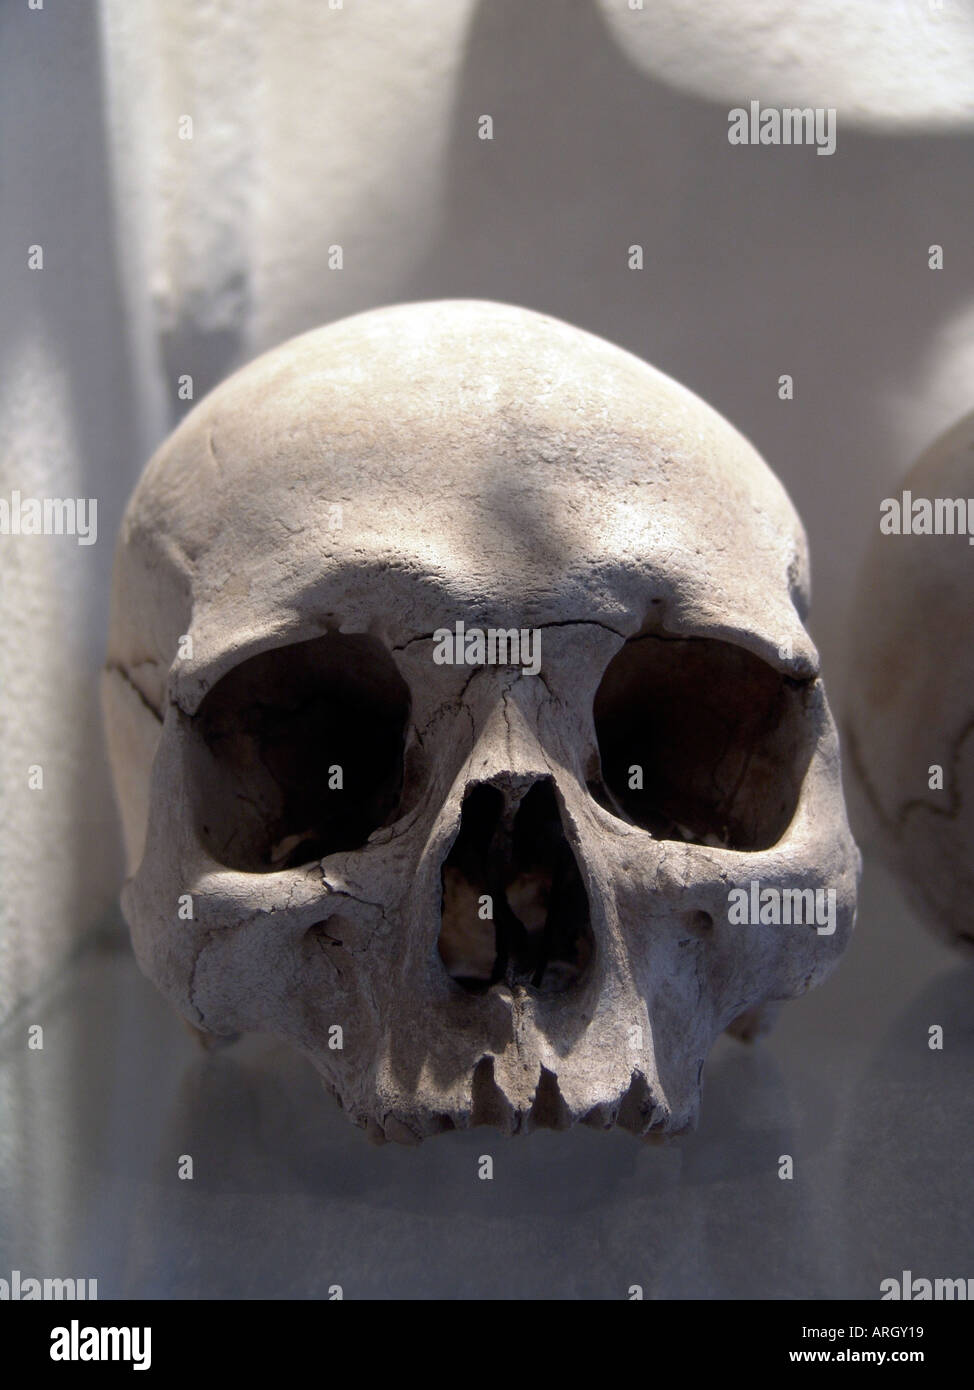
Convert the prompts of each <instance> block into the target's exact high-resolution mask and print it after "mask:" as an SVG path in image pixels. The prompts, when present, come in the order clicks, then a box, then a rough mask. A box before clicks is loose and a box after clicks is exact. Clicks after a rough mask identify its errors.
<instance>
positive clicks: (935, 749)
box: [847, 413, 974, 954]
mask: <svg viewBox="0 0 974 1390" xmlns="http://www.w3.org/2000/svg"><path fill="white" fill-rule="evenodd" d="M904 493H908V494H909V498H908V499H906V500H904ZM972 499H974V413H972V414H970V415H967V416H966V417H965V418H964V419H962V420H960V421H959V422H958V423H957V424H956V425H954V426H953V428H951V429H949V430H947V431H946V433H944V434H942V435H941V436H940V437H939V438H938V439H937V440H935V441H934V443H933V444H931V446H930V448H929V449H927V450H926V451H925V453H924V454H923V455H922V457H921V458H920V459H919V460H918V461H917V463H916V464H915V466H914V467H913V469H912V471H911V472H910V474H909V475H908V476H907V477H906V478H905V479H904V481H903V483H902V484H901V485H900V486H899V487H898V488H897V489H896V494H895V496H894V497H892V498H891V499H888V502H884V505H883V510H882V515H881V518H880V525H881V526H884V527H886V525H887V519H888V523H889V529H885V530H880V526H877V532H876V535H875V537H874V539H873V543H872V546H871V549H870V552H869V555H868V557H867V560H866V565H865V567H864V569H863V573H862V576H861V579H860V582H859V587H858V592H857V595H856V604H855V609H854V612H855V627H854V648H855V652H856V658H857V659H856V665H855V668H854V671H853V681H852V686H851V689H850V692H849V700H848V715H847V726H848V727H847V743H848V745H849V749H850V754H851V761H852V765H853V769H854V772H855V774H856V775H855V777H854V778H853V785H854V787H855V788H856V793H855V795H854V798H853V807H854V810H855V811H856V813H857V816H858V818H859V820H860V821H861V824H862V826H863V830H864V833H865V834H866V835H867V836H868V837H869V839H870V841H871V842H872V843H873V844H874V845H875V846H876V849H877V851H878V852H879V854H880V855H881V856H882V857H883V859H884V860H885V862H886V863H887V865H888V866H889V868H890V869H891V870H892V872H893V873H894V875H895V876H896V877H897V879H898V880H899V882H900V884H901V885H902V886H903V888H904V890H905V892H906V895H907V897H908V899H909V901H910V902H911V903H912V904H913V906H914V908H915V909H916V910H917V912H918V913H919V914H920V915H921V917H922V918H923V920H924V922H925V923H926V925H927V926H928V927H929V928H930V929H931V930H932V931H933V932H934V933H935V934H936V935H938V936H940V937H941V938H942V939H943V940H945V941H947V942H948V943H949V944H951V945H953V946H956V947H958V948H959V949H960V950H962V951H964V952H965V953H968V954H970V953H972V952H974V850H972V845H974V738H972V737H971V734H972V731H974V708H972V707H974V696H972V691H971V655H970V654H971V652H972V651H974V607H972V604H971V575H972V567H974V552H972V550H971V544H974V500H972ZM958 502H959V503H960V507H961V508H963V520H961V513H960V509H959V508H958V506H957V503H958ZM889 503H892V504H894V505H893V506H890V505H889ZM925 513H926V515H925ZM938 515H939V520H938ZM904 523H905V524H904ZM958 533H959V534H958Z"/></svg>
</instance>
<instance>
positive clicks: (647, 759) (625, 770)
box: [594, 636, 814, 850]
mask: <svg viewBox="0 0 974 1390" xmlns="http://www.w3.org/2000/svg"><path fill="white" fill-rule="evenodd" d="M812 684H814V682H811V683H806V682H799V681H794V680H791V679H789V678H788V677H785V676H782V675H780V674H779V673H778V672H777V671H774V670H772V668H771V667H770V666H768V665H767V664H766V663H765V662H763V661H762V660H761V659H760V658H759V657H756V656H754V655H752V653H750V652H747V651H744V649H743V648H741V647H735V646H733V645H732V644H730V643H727V642H719V641H713V640H711V639H708V638H660V637H657V636H647V637H641V638H635V639H633V640H632V641H630V642H627V643H626V645H625V646H624V647H623V648H622V649H621V650H620V651H619V652H617V653H616V655H615V656H614V657H613V659H612V661H611V662H610V663H609V666H608V668H607V669H606V672H605V675H604V676H603V678H602V683H601V685H600V686H599V689H598V692H597V694H596V697H595V707H594V717H595V730H596V735H597V738H598V744H599V753H600V756H601V762H602V780H603V787H604V789H606V790H607V792H608V796H599V797H598V799H599V800H601V801H602V803H603V805H605V806H606V809H609V810H613V811H617V810H618V809H619V808H621V809H622V811H623V812H624V813H625V814H626V815H627V816H628V817H629V818H630V819H631V820H632V821H633V822H635V824H636V825H639V826H641V827H642V828H643V829H644V830H648V831H650V833H651V834H652V835H654V836H655V837H656V838H657V839H664V840H684V841H691V842H694V843H696V844H711V845H721V846H723V847H724V848H727V849H736V850H760V849H768V848H770V847H771V846H772V845H774V844H777V842H778V841H779V840H780V839H781V837H782V835H783V834H784V832H785V831H786V830H787V828H788V826H789V824H790V823H791V820H792V817H793V816H794V814H795V810H796V808H797V806H798V799H799V796H800V794H801V787H802V782H803V781H804V777H805V772H806V770H807V768H808V764H809V761H810V759H811V755H812V749H813V746H814V738H813V730H812V727H811V721H810V720H809V719H808V716H807V705H808V698H809V691H810V688H811V685H812ZM636 769H638V772H637V771H636ZM640 781H641V786H640V785H639V783H640ZM613 803H614V804H613Z"/></svg>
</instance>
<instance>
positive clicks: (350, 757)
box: [191, 633, 409, 873]
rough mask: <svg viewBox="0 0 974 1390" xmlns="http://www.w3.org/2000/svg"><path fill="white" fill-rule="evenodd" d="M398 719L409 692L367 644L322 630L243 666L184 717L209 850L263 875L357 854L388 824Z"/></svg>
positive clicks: (402, 720)
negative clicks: (189, 720)
mask: <svg viewBox="0 0 974 1390" xmlns="http://www.w3.org/2000/svg"><path fill="white" fill-rule="evenodd" d="M408 717H409V690H408V687H407V686H406V684H405V682H404V681H403V679H402V677H401V676H400V674H399V672H398V670H397V668H396V665H395V663H394V662H393V660H392V657H391V656H390V655H389V653H388V652H387V651H386V650H385V648H384V647H383V646H382V645H381V644H380V643H379V642H377V641H376V640H375V639H374V638H371V637H368V636H365V635H361V634H344V633H328V634H327V635H326V636H324V637H316V638H312V639H311V640H310V641H307V642H296V643H294V644H292V645H291V646H287V647H277V648H274V649H273V650H271V651H266V652H261V653H260V654H259V655H257V656H253V657H250V658H249V659H248V660H246V661H243V662H241V664H240V665H239V666H236V667H234V669H233V670H232V671H229V672H228V673H227V675H225V676H224V677H223V678H222V679H221V680H220V681H219V682H218V683H217V684H216V685H215V686H214V687H213V689H212V690H211V691H210V692H209V693H208V694H207V696H206V697H205V699H204V700H203V702H202V704H201V705H200V708H199V710H198V711H197V714H196V717H195V720H194V724H195V728H196V731H197V733H198V734H199V738H198V740H197V741H196V744H195V750H194V751H195V767H194V769H193V774H194V775H193V776H192V778H191V781H192V785H193V794H194V800H195V811H196V819H197V826H198V830H199V834H200V837H201V839H202V841H203V844H204V845H205V846H206V848H207V850H208V852H209V853H210V854H211V855H212V856H213V858H214V859H216V860H217V862H218V863H221V864H223V865H225V866H226V867H227V868H233V869H240V870H243V871H245V872H250V873H271V872H275V871H277V870H279V869H283V868H291V867H294V866H295V865H297V864H304V863H310V862H312V861H314V860H316V859H321V858H323V857H324V856H325V855H327V854H334V853H336V852H338V851H340V850H349V849H357V848H359V847H360V846H361V845H363V844H364V843H365V842H366V840H367V839H368V837H369V836H370V835H371V834H372V832H373V831H374V830H377V829H378V828H379V827H380V826H381V825H385V824H387V823H388V822H389V821H391V820H392V819H394V818H395V813H396V811H397V809H398V806H399V800H400V795H401V791H402V777H403V747H404V743H405V733H406V723H407V720H408Z"/></svg>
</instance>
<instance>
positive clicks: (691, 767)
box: [104, 301, 859, 1143]
mask: <svg viewBox="0 0 974 1390" xmlns="http://www.w3.org/2000/svg"><path fill="white" fill-rule="evenodd" d="M807 589H808V585H807V564H806V547H805V540H804V535H803V532H802V529H801V525H800V523H799V521H798V519H797V517H796V516H795V513H794V511H793V509H792V507H791V505H790V503H789V501H788V499H787V497H786V495H785V493H784V491H783V489H782V488H781V486H780V484H779V483H778V482H777V481H776V479H775V478H774V477H773V476H772V474H771V473H770V471H769V470H768V468H767V467H766V465H765V464H764V463H763V461H762V460H761V459H760V457H759V456H758V455H757V454H756V453H755V451H754V450H753V449H752V448H751V447H750V445H749V444H748V443H747V442H746V441H745V440H744V439H743V438H742V437H741V436H740V435H739V434H737V433H736V431H735V430H733V429H732V428H731V427H730V426H729V425H728V424H727V423H726V422H725V421H724V420H723V419H722V418H721V417H720V416H718V415H717V414H716V413H715V412H714V411H712V410H711V409H710V408H709V407H707V406H706V405H704V404H703V403H702V402H701V401H700V400H699V399H697V398H696V397H695V396H693V395H692V394H691V393H690V392H688V391H686V390H684V389H683V388H682V387H680V386H678V385H677V384H676V383H674V382H673V381H671V380H670V379H669V378H667V377H665V376H663V375H662V374H660V373H658V372H656V371H654V370H653V369H652V368H651V367H649V366H647V365H646V364H645V363H643V362H641V361H639V360H638V359H637V358H635V357H633V356H631V355H630V354H628V353H626V352H624V351H622V350H621V349H619V348H617V347H614V346H612V345H610V344H608V343H606V342H604V341H602V340H601V339H599V338H596V337H593V336H592V335H590V334H588V333H584V332H581V331H579V330H577V329H575V328H572V327H569V326H568V325H566V324H564V323H560V322H558V321H556V320H553V319H550V318H547V317H545V316H543V315H540V314H537V313H533V312H529V311H526V310H523V309H516V308H511V307H507V306H503V305H498V304H489V303H479V302H459V301H444V302H437V303H429V304H413V305H404V306H396V307H392V308H386V309H382V310H378V311H374V312H370V313H365V314H361V315H358V316H356V317H353V318H350V319H346V320H343V321H342V322H339V323H335V324H332V325H330V326H328V327H325V328H322V329H319V330H317V331H315V332H312V333H308V334H305V335H303V336H301V337H299V338H296V339H294V340H292V341H291V342H289V343H286V344H284V345H283V346H282V347H280V348H278V349H276V350H274V351H272V352H269V353H268V354H266V355H265V356H263V357H261V358H260V359H258V360H257V361H256V362H254V363H252V364H251V365H249V366H247V367H245V368H244V369H243V370H242V371H240V372H238V373H237V374H236V375H235V376H233V377H232V378H230V379H229V380H228V381H226V382H225V383H223V384H222V385H221V386H220V387H219V388H218V389H217V390H215V391H213V392H212V393H211V395H210V396H208V397H207V398H206V399H205V400H204V401H202V402H201V403H200V404H199V405H198V406H197V407H196V408H195V409H194V410H193V411H192V413H191V414H190V415H189V416H188V417H187V418H186V419H185V420H184V421H183V422H182V423H181V424H180V426H179V427H178V428H177V429H176V430H175V432H174V433H173V434H172V436H171V437H170V438H169V439H168V440H167V441H166V442H165V443H164V444H163V445H162V447H161V448H160V450H159V451H158V452H157V454H156V455H155V457H154V458H153V460H152V461H151V462H150V464H149V466H148V468H147V469H146V472H145V475H144V477H143V478H142V481H141V483H140V484H139V487H138V489H137V491H136V493H135V495H134V497H133V498H132V501H131V503H130V505H129V508H128V511H127V513H126V517H125V520H124V523H123V528H122V533H121V537H120V540H119V546H118V553H117V558H116V568H115V579H114V597H113V616H112V622H111V636H110V646H109V653H108V664H107V669H106V674H105V678H104V692H105V709H106V718H107V726H108V732H109V742H110V751H111V755H112V762H113V768H114V772H115V777H116V783H117V787H118V791H119V800H120V805H121V809H122V815H123V823H124V830H125V838H126V845H127V853H128V859H129V872H130V875H131V876H130V878H129V879H128V881H127V883H126V885H125V888H124V890H123V907H124V911H125V915H126V918H127V920H128V922H129V924H130V927H131V931H132V937H133V943H134V947H135V951H136V954H137V957H138V960H139V962H140V964H141V966H142V968H143V970H144V971H145V972H146V973H147V974H148V975H149V976H150V977H151V978H152V979H153V980H154V981H155V982H156V983H157V985H158V986H159V987H160V988H161V989H162V990H163V992H164V993H165V994H166V995H167V996H168V997H169V999H170V1000H171V1001H172V1002H173V1004H174V1005H175V1006H176V1008H177V1009H178V1010H179V1011H180V1012H181V1013H182V1015H183V1016H184V1017H185V1018H186V1019H187V1020H188V1021H189V1022H190V1023H191V1024H193V1025H195V1026H196V1027H197V1028H198V1029H199V1030H201V1031H202V1032H204V1033H206V1034H211V1035H216V1036H218V1037H219V1036H223V1037H227V1036H232V1035H235V1034H238V1033H240V1032H243V1031H246V1030H257V1031H264V1032H268V1033H271V1034H274V1035H276V1036H278V1037H280V1038H283V1039H286V1040H287V1041H288V1042H289V1043H291V1044H293V1045H294V1046H296V1047H297V1048H299V1049H300V1050H301V1051H302V1052H303V1053H305V1054H306V1055H307V1056H308V1057H309V1058H310V1059H311V1061H312V1062H313V1063H314V1065H315V1066H316V1068H317V1069H318V1071H319V1072H320V1074H321V1076H322V1078H323V1080H324V1082H325V1085H326V1087H327V1088H328V1089H329V1090H330V1091H331V1092H333V1093H334V1094H335V1095H336V1096H337V1097H338V1099H339V1101H340V1103H341V1104H342V1106H343V1107H344V1108H345V1110H346V1111H347V1113H348V1114H349V1115H350V1117H351V1118H352V1119H353V1120H354V1121H355V1122H356V1123H358V1124H359V1125H362V1126H364V1127H365V1128H367V1130H368V1131H369V1132H370V1134H371V1135H372V1136H373V1137H375V1138H377V1139H380V1140H381V1139H382V1138H391V1139H396V1140H400V1141H402V1142H407V1143H408V1142H415V1141H416V1140H418V1139H421V1138H424V1137H426V1136H428V1135H431V1134H434V1133H437V1132H440V1131H443V1130H449V1129H453V1128H458V1129H463V1128H468V1127H470V1126H472V1125H476V1124H483V1123H488V1124H494V1125H496V1126H498V1127H500V1128H501V1129H502V1130H504V1131H505V1132H507V1133H515V1132H519V1131H528V1130H530V1129H532V1128H534V1127H536V1126H549V1127H556V1128H561V1127H567V1126H568V1125H570V1124H572V1123H574V1122H575V1121H578V1120H581V1121H585V1122H587V1123H589V1124H593V1125H596V1126H599V1127H606V1128H608V1127H610V1126H612V1125H613V1124H619V1125H620V1126H622V1127H624V1128H626V1129H629V1130H631V1131H633V1132H634V1133H637V1134H640V1135H648V1136H651V1137H656V1136H661V1135H668V1134H674V1133H679V1132H680V1131H682V1130H685V1129H687V1128H689V1127H692V1125H693V1124H694V1122H695V1117H696V1111H697V1108H698V1103H699V1092H700V1083H701V1076H702V1073H703V1068H704V1061H705V1058H706V1056H707V1052H708V1050H709V1048H710V1046H711V1044H712V1043H713V1041H714V1039H715V1038H716V1037H717V1035H718V1034H719V1033H720V1032H721V1031H722V1030H723V1029H726V1028H732V1029H734V1030H736V1031H737V1032H738V1033H739V1034H740V1035H741V1036H749V1035H752V1034H754V1033H755V1032H758V1031H761V1028H762V1025H763V1023H765V1022H766V1021H767V1019H768V1017H769V1014H770V1012H771V1011H772V1010H773V1009H774V1008H775V1007H777V1005H776V1003H775V1001H778V1000H782V999H787V998H791V997H794V996H796V995H799V994H802V993H803V992H804V991H805V990H807V989H808V988H809V987H810V986H811V985H812V984H814V983H816V982H818V981H820V980H821V979H822V978H823V977H824V976H825V975H826V974H828V973H829V971H830V970H831V968H832V967H833V965H834V964H835V962H836V960H837V958H838V956H839V954H840V952H841V951H842V949H843V947H844V945H845V944H846V941H847V938H848V935H849V932H850V931H851V928H852V923H853V917H854V902H855V892H856V883H857V876H858V868H859V861H858V852H857V850H856V848H855V845H854V844H853V842H852V839H851V836H850V833H849V829H848V826H847V822H846V816H845V808H844V804H843V799H842V790H841V781H840V770H839V755H838V747H837V739H836V734H835V730H834V726H833V723H832V719H831V716H830V713H829V709H828V705H827V703H826V699H825V693H824V690H823V687H822V682H821V680H820V678H819V676H818V661H817V656H816V652H815V649H814V647H813V645H812V643H811V641H810V639H809V637H808V635H807V633H806V631H805V629H804V627H803V624H802V619H803V617H804V615H805V608H806V599H807ZM458 624H462V625H463V628H462V631H463V633H464V637H463V640H462V641H458V640H456V634H457V630H458ZM478 633H479V634H481V637H482V638H483V641H484V643H485V644H486V645H485V646H484V648H483V650H482V651H480V649H479V648H478V647H477V645H476V644H477V641H478V640H479V639H478V637H477V634H478ZM498 633H500V634H502V636H503V642H499V641H498V640H497V639H496V634H498ZM492 634H493V635H494V645H493V647H491V645H490V644H491V639H492ZM518 638H520V639H521V645H520V648H519V649H516V648H515V642H516V640H517V639H518ZM471 642H472V643H473V645H472V646H471V645H470V644H471ZM451 652H452V656H453V657H455V658H459V660H455V661H452V662H451V661H450V659H449V658H450V656H451ZM478 652H479V653H480V656H479V659H478ZM491 652H493V657H494V659H493V660H491ZM465 658H466V659H465ZM468 661H469V662H471V663H472V664H468ZM758 885H760V889H761V891H762V892H763V891H764V890H765V889H771V890H772V892H775V891H778V892H780V891H783V890H785V889H798V890H821V891H822V893H823V894H824V893H825V892H831V891H832V890H834V894H835V896H834V898H833V902H834V903H835V914H834V919H833V922H832V928H833V929H832V930H831V931H829V929H828V928H824V929H823V928H822V926H821V925H816V924H815V923H810V922H809V921H808V920H807V919H806V920H805V922H804V924H795V925H768V924H767V922H766V921H764V922H762V921H754V920H751V921H750V922H744V923H741V922H740V921H736V922H735V921H732V920H729V912H728V900H729V894H730V893H731V891H732V890H737V889H743V890H745V892H750V891H751V890H752V888H757V887H758ZM808 896H809V897H812V898H813V897H814V891H813V892H812V893H810V894H809V895H808Z"/></svg>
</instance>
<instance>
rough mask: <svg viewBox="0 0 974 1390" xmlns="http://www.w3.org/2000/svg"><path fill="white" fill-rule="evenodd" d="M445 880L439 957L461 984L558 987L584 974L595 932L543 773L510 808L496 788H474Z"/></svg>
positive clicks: (474, 988)
mask: <svg viewBox="0 0 974 1390" xmlns="http://www.w3.org/2000/svg"><path fill="white" fill-rule="evenodd" d="M442 886H443V896H442V920H441V925H440V937H439V952H440V958H441V960H442V961H443V964H444V966H445V967H446V970H447V973H448V974H450V975H451V976H452V977H453V979H454V980H456V982H457V983H458V984H459V985H462V986H463V988H464V989H467V990H470V991H471V992H473V993H481V992H483V991H484V990H487V989H489V988H490V987H491V985H495V984H500V983H501V982H504V983H506V984H508V985H509V986H511V987H512V988H513V987H515V986H521V987H522V988H524V989H527V990H530V991H533V992H536V993H539V994H559V993H562V992H563V991H565V990H568V989H571V988H572V986H573V985H575V984H577V983H578V982H579V980H580V979H581V978H582V976H583V974H584V973H585V970H586V968H587V966H588V965H589V962H590V961H591V959H592V957H593V955H594V952H595V938H594V936H593V934H592V926H591V920H590V914H589V903H588V896H587V894H586V892H585V885H584V883H583V882H582V876H581V873H580V871H579V867H578V864H577V862H576V859H575V855H574V854H573V852H572V849H571V846H570V845H569V843H568V840H567V839H566V837H565V832H564V829H563V827H562V822H561V815H560V813H559V810H558V801H557V799H556V797H555V793H554V789H553V787H552V785H551V782H550V780H547V779H546V780H544V781H540V782H536V783H535V784H534V785H533V786H532V787H531V788H530V789H529V790H528V791H527V792H526V793H525V794H524V795H523V797H522V798H521V800H520V803H519V804H518V805H517V807H516V810H514V809H513V804H512V802H511V801H509V800H507V799H506V798H505V795H504V793H503V792H502V791H501V790H500V789H499V788H497V787H495V786H488V785H486V784H481V785H478V786H476V787H473V788H471V789H470V790H469V791H468V793H467V795H466V796H465V798H464V801H463V809H462V812H461V816H460V829H459V831H458V832H457V837H456V839H455V840H454V842H453V847H452V849H451V850H450V853H449V854H448V855H447V857H446V859H445V860H444V863H443V870H442Z"/></svg>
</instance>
